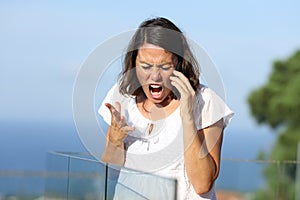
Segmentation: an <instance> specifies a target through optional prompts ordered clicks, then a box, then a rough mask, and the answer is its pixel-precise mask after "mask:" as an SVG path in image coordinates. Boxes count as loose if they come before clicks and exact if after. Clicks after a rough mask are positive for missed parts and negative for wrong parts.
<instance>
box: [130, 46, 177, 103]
mask: <svg viewBox="0 0 300 200" xmlns="http://www.w3.org/2000/svg"><path fill="white" fill-rule="evenodd" d="M174 61H176V59H175V56H173V54H172V53H170V52H167V51H166V50H165V49H163V48H161V47H158V46H155V45H152V44H147V43H146V44H144V45H143V46H141V47H140V48H139V50H138V54H137V58H136V75H137V78H138V80H139V82H140V84H141V86H142V88H143V91H144V93H145V94H146V97H147V98H148V100H150V101H151V102H153V103H162V102H163V101H164V100H165V99H166V97H168V95H169V94H170V93H171V88H172V85H171V83H170V76H171V75H172V73H173V71H174V69H175V67H174V66H175V62H174Z"/></svg>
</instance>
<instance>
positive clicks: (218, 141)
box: [183, 120, 223, 194]
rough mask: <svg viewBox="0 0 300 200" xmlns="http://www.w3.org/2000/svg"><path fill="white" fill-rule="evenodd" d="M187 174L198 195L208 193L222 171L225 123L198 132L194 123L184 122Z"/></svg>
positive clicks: (219, 122) (218, 123)
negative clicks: (221, 160)
mask: <svg viewBox="0 0 300 200" xmlns="http://www.w3.org/2000/svg"><path fill="white" fill-rule="evenodd" d="M183 132H184V147H185V152H184V162H185V167H186V172H187V175H188V178H189V180H190V181H191V183H192V185H193V187H194V190H195V191H196V193H198V194H204V193H207V192H208V191H209V190H210V189H211V187H212V186H213V184H214V181H215V180H216V178H217V177H218V174H219V171H220V153H221V146H222V139H223V121H222V120H220V121H218V122H217V123H215V124H213V125H212V126H209V127H208V128H205V129H202V130H198V131H197V130H196V128H195V125H194V121H193V120H191V121H185V122H183Z"/></svg>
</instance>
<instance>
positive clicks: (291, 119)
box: [248, 50, 300, 199]
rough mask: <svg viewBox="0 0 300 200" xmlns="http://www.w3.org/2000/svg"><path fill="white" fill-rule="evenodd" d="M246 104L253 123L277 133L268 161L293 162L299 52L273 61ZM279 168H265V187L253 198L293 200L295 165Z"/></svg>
mask: <svg viewBox="0 0 300 200" xmlns="http://www.w3.org/2000/svg"><path fill="white" fill-rule="evenodd" d="M248 103H249V106H250V110H251V114H252V116H253V117H254V118H255V120H256V122H257V123H258V124H267V125H269V126H270V127H271V128H273V129H274V130H275V132H276V133H277V134H278V136H277V140H276V142H275V144H274V146H273V148H272V151H271V154H270V159H272V160H278V161H280V163H285V161H286V160H296V158H297V144H298V141H300V123H299V122H300V50H299V51H296V52H295V53H294V54H293V55H292V56H291V57H289V58H287V59H285V60H278V61H275V62H274V64H273V70H272V72H271V74H270V76H269V79H268V81H267V83H265V84H264V85H263V86H261V87H260V88H258V89H256V90H254V91H252V92H251V93H250V95H249V97H248ZM280 166H281V169H278V166H277V165H276V164H273V165H269V166H268V167H266V169H265V177H266V181H267V186H266V188H264V189H263V190H262V191H259V192H258V193H257V196H256V199H276V196H277V195H278V196H277V197H279V199H294V198H295V196H294V195H295V194H294V193H295V177H296V165H295V164H291V163H286V164H284V165H280ZM278 170H280V174H279V177H278ZM276 189H279V190H278V193H276V192H275V191H274V190H276Z"/></svg>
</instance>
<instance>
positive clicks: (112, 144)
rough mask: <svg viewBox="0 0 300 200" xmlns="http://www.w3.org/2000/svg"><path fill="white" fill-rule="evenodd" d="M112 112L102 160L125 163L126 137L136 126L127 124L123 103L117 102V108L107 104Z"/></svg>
mask: <svg viewBox="0 0 300 200" xmlns="http://www.w3.org/2000/svg"><path fill="white" fill-rule="evenodd" d="M105 105H106V107H107V108H108V109H109V110H110V113H111V116H112V117H111V125H110V126H109V127H108V130H107V133H106V141H105V146H104V151H103V154H102V161H103V162H107V163H111V164H117V165H124V162H125V148H124V147H125V146H124V139H125V137H126V136H127V134H128V132H129V131H133V130H134V128H132V127H129V126H127V124H126V120H125V118H124V117H123V116H121V114H120V113H121V104H120V103H119V102H116V108H115V107H113V106H112V105H111V104H109V103H107V104H105Z"/></svg>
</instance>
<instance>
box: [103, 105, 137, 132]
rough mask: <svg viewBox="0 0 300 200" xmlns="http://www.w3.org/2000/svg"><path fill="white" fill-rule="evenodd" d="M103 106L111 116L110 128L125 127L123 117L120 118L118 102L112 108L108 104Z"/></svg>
mask: <svg viewBox="0 0 300 200" xmlns="http://www.w3.org/2000/svg"><path fill="white" fill-rule="evenodd" d="M105 106H106V107H107V108H108V109H109V111H110V113H111V116H112V117H111V126H117V127H118V128H123V127H125V126H127V123H126V119H125V117H124V116H121V104H120V103H119V102H116V107H114V106H112V105H111V104H110V103H105ZM129 131H131V130H129Z"/></svg>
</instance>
